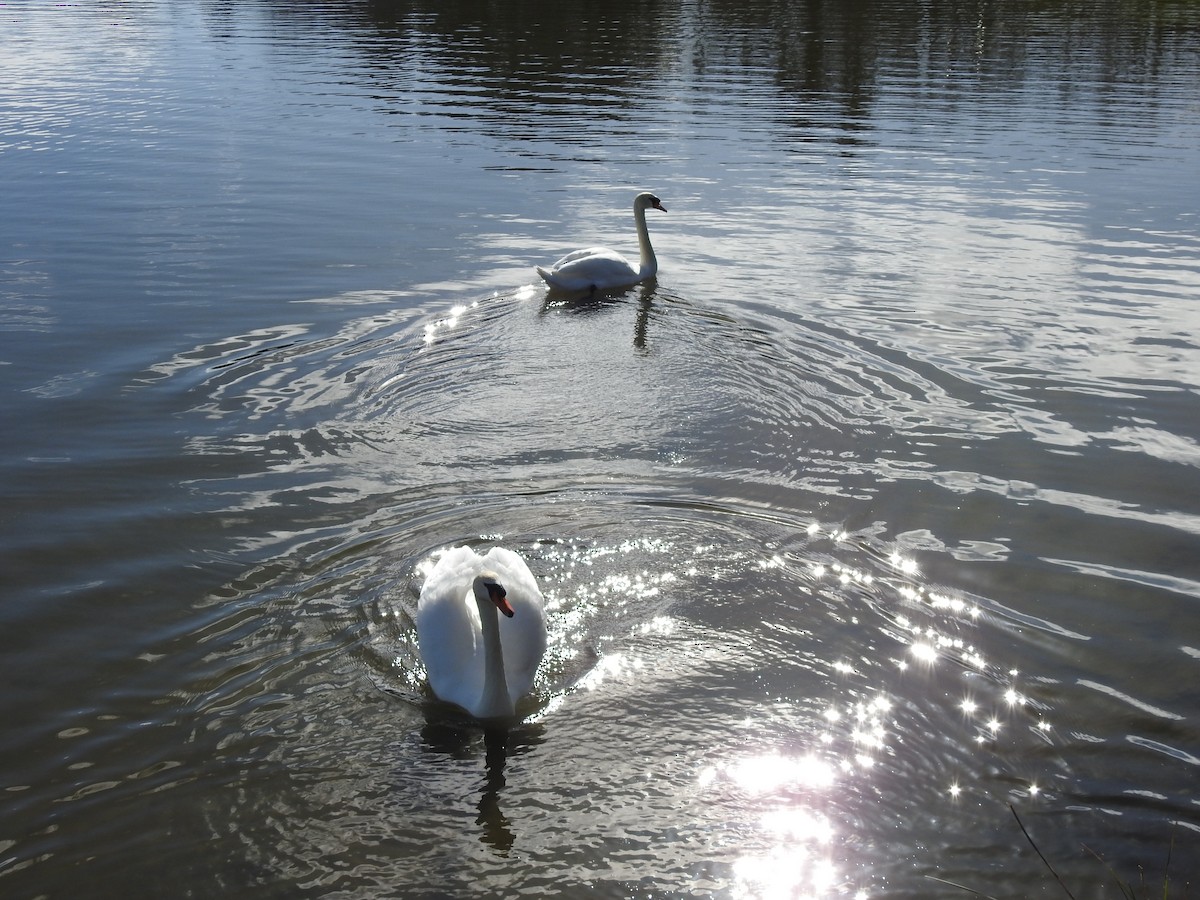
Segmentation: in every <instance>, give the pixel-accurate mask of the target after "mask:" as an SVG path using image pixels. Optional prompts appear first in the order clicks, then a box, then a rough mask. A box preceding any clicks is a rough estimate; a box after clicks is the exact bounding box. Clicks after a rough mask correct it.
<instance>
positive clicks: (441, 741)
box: [421, 711, 544, 856]
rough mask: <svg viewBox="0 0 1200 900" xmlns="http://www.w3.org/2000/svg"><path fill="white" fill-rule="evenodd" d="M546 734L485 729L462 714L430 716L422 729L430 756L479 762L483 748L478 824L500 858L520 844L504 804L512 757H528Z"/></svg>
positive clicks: (526, 727)
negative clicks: (506, 774)
mask: <svg viewBox="0 0 1200 900" xmlns="http://www.w3.org/2000/svg"><path fill="white" fill-rule="evenodd" d="M543 732H544V729H543V728H542V726H540V725H537V724H530V723H522V724H519V725H515V726H507V725H498V724H487V725H483V724H481V723H479V722H476V721H474V720H470V719H468V718H466V717H464V716H462V715H461V714H456V713H449V712H442V711H438V712H433V713H430V714H429V716H428V718H427V719H426V723H425V726H424V728H422V729H421V740H422V744H423V746H424V747H425V748H426V749H427V750H428V751H429V752H431V753H435V754H441V755H445V756H449V757H451V758H452V759H457V760H466V759H474V758H478V756H479V752H480V749H481V745H482V750H483V768H484V775H483V784H482V788H481V790H480V793H479V801H478V803H477V804H476V809H477V810H478V816H476V818H475V824H476V825H477V826H479V840H480V841H481V842H482V843H483V844H486V845H487V846H488V847H490V848H491V849H492V850H493V851H494V852H495V853H496V854H498V855H499V856H507V855H508V854H509V852H510V851H511V850H512V847H513V843H514V842H515V840H516V834H515V833H514V831H513V828H512V822H511V820H510V819H509V818H508V816H506V815H505V814H504V807H503V804H502V802H501V801H502V795H503V793H504V788H505V785H506V780H505V768H506V766H507V765H508V760H509V757H510V756H518V755H520V754H522V753H526V752H528V751H530V750H532V749H533V748H534V747H536V746H537V745H539V744H541V743H542V742H543V740H544V736H543Z"/></svg>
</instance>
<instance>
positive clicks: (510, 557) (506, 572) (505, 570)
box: [482, 547, 546, 703]
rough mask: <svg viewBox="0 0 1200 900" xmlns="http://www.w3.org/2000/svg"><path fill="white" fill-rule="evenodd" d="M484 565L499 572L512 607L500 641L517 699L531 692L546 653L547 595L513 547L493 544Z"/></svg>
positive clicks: (511, 693)
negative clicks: (511, 548)
mask: <svg viewBox="0 0 1200 900" xmlns="http://www.w3.org/2000/svg"><path fill="white" fill-rule="evenodd" d="M482 565H483V567H484V568H487V569H491V570H492V571H494V572H495V573H496V574H497V575H498V576H500V583H501V584H503V585H504V589H505V590H506V591H507V593H508V602H509V603H511V604H512V608H513V617H512V618H511V619H501V620H500V642H501V644H502V645H503V647H504V680H505V681H506V682H507V684H508V693H509V696H511V697H512V698H513V702H514V703H515V702H516V701H517V700H518V699H519V698H520V697H523V696H525V694H527V693H529V689H530V688H531V687H532V686H533V680H534V678H535V677H536V676H537V669H538V664H539V663H541V661H542V656H544V655H545V653H546V612H545V609H544V599H543V597H542V592H541V591H540V590H539V589H538V584H537V579H535V578H534V577H533V573H532V572H530V571H529V566H527V565H526V564H525V560H523V559H521V557H519V556H518V555H517V554H516V553H513V552H512V551H511V550H506V549H505V548H503V547H493V548H492V549H491V550H490V551H489V552H488V554H487V555H486V556H484V557H483V560H482Z"/></svg>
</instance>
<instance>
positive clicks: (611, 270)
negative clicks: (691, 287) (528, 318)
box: [537, 191, 667, 291]
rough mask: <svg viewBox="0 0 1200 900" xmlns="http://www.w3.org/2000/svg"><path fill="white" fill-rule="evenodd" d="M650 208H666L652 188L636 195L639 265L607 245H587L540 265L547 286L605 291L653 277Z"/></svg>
mask: <svg viewBox="0 0 1200 900" xmlns="http://www.w3.org/2000/svg"><path fill="white" fill-rule="evenodd" d="M648 207H653V208H654V209H660V210H662V211H663V212H666V211H667V208H666V207H665V206H663V205H662V201H660V200H659V199H658V198H657V197H655V196H654V195H653V194H651V193H650V192H649V191H643V192H642V193H640V194H638V195H637V196H636V197H635V198H634V200H633V221H634V223H635V224H636V225H637V235H638V253H639V256H638V265H637V266H636V267H635V266H634V265H633V264H632V263H630V262H629V260H627V259H626V258H625V257H623V256H622V255H621V254H619V253H617V252H616V251H614V250H609V249H608V248H607V247H587V248H585V249H583V250H575V251H573V252H571V253H568V254H567V255H566V256H564V257H563V258H562V259H560V260H559V261H558V262H556V263H555V264H554V265H553V266H551V267H550V268H549V269H547V268H544V267H543V266H538V267H537V273H538V274H539V275H541V276H542V278H543V279H544V280H545V282H546V283H547V284H548V285H550V286H551V287H554V288H559V289H561V290H564V291H603V290H608V289H609V288H621V287H628V286H629V285H631V284H637V283H638V282H639V281H645V280H646V279H648V278H653V277H654V276H655V274H656V273H657V272H658V260H657V259H656V258H655V256H654V248H653V247H651V246H650V232H649V231H648V230H647V229H646V209H647V208H648Z"/></svg>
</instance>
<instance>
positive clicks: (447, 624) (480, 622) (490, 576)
mask: <svg viewBox="0 0 1200 900" xmlns="http://www.w3.org/2000/svg"><path fill="white" fill-rule="evenodd" d="M505 606H507V607H508V608H509V609H511V612H512V615H511V617H509V615H508V612H507V610H505ZM542 607H543V599H542V593H541V591H540V590H538V585H537V581H536V580H535V579H534V577H533V573H532V572H530V571H529V567H528V566H527V565H526V564H525V561H524V560H523V559H521V557H519V556H518V555H517V554H516V553H513V552H512V551H511V550H506V549H504V548H503V547H493V548H492V549H491V550H490V551H489V552H488V553H487V555H485V556H480V555H479V554H477V553H476V552H475V551H474V550H472V549H471V548H470V547H455V548H453V549H452V550H448V551H446V553H445V554H443V555H442V557H441V558H440V559H439V560H438V562H437V565H435V566H434V568H433V571H432V572H430V573H429V576H428V577H427V578H426V579H425V584H424V586H423V587H422V588H421V598H420V601H419V602H418V604H417V644H418V646H419V648H420V652H421V659H422V661H423V662H424V663H425V671H426V672H427V673H428V675H429V684H430V686H431V687H432V688H433V692H434V693H435V694H437V696H438V698H439V699H441V700H445V701H447V702H449V703H454V704H457V705H458V706H461V707H462V708H463V709H465V710H466V711H467V712H469V713H471V715H473V716H475V717H476V718H480V719H490V718H500V717H506V716H512V715H513V714H514V712H515V709H516V704H517V701H518V700H519V699H520V698H521V697H523V696H525V694H527V693H529V690H530V688H531V687H532V686H533V680H534V677H535V676H536V675H537V669H538V664H539V663H540V662H541V660H542V656H543V654H544V653H545V652H546V616H545V611H544V610H543V608H542ZM501 612H504V616H503V617H502V616H501Z"/></svg>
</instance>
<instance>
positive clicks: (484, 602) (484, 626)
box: [475, 585, 514, 719]
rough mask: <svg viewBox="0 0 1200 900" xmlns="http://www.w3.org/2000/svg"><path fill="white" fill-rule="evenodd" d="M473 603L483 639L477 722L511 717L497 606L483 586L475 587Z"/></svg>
mask: <svg viewBox="0 0 1200 900" xmlns="http://www.w3.org/2000/svg"><path fill="white" fill-rule="evenodd" d="M475 603H476V605H477V606H478V607H479V628H480V631H481V632H482V636H483V694H482V695H481V696H480V698H479V706H478V709H477V710H476V712H475V715H476V717H478V718H480V719H491V718H499V717H501V716H511V715H512V714H513V713H514V709H513V702H512V698H511V697H509V695H508V682H507V681H506V680H505V678H504V648H503V646H502V645H501V643H500V620H499V615H500V613H499V611H498V610H497V609H496V604H494V603H492V601H491V598H490V597H488V595H487V589H486V588H484V587H483V586H482V585H476V587H475Z"/></svg>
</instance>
